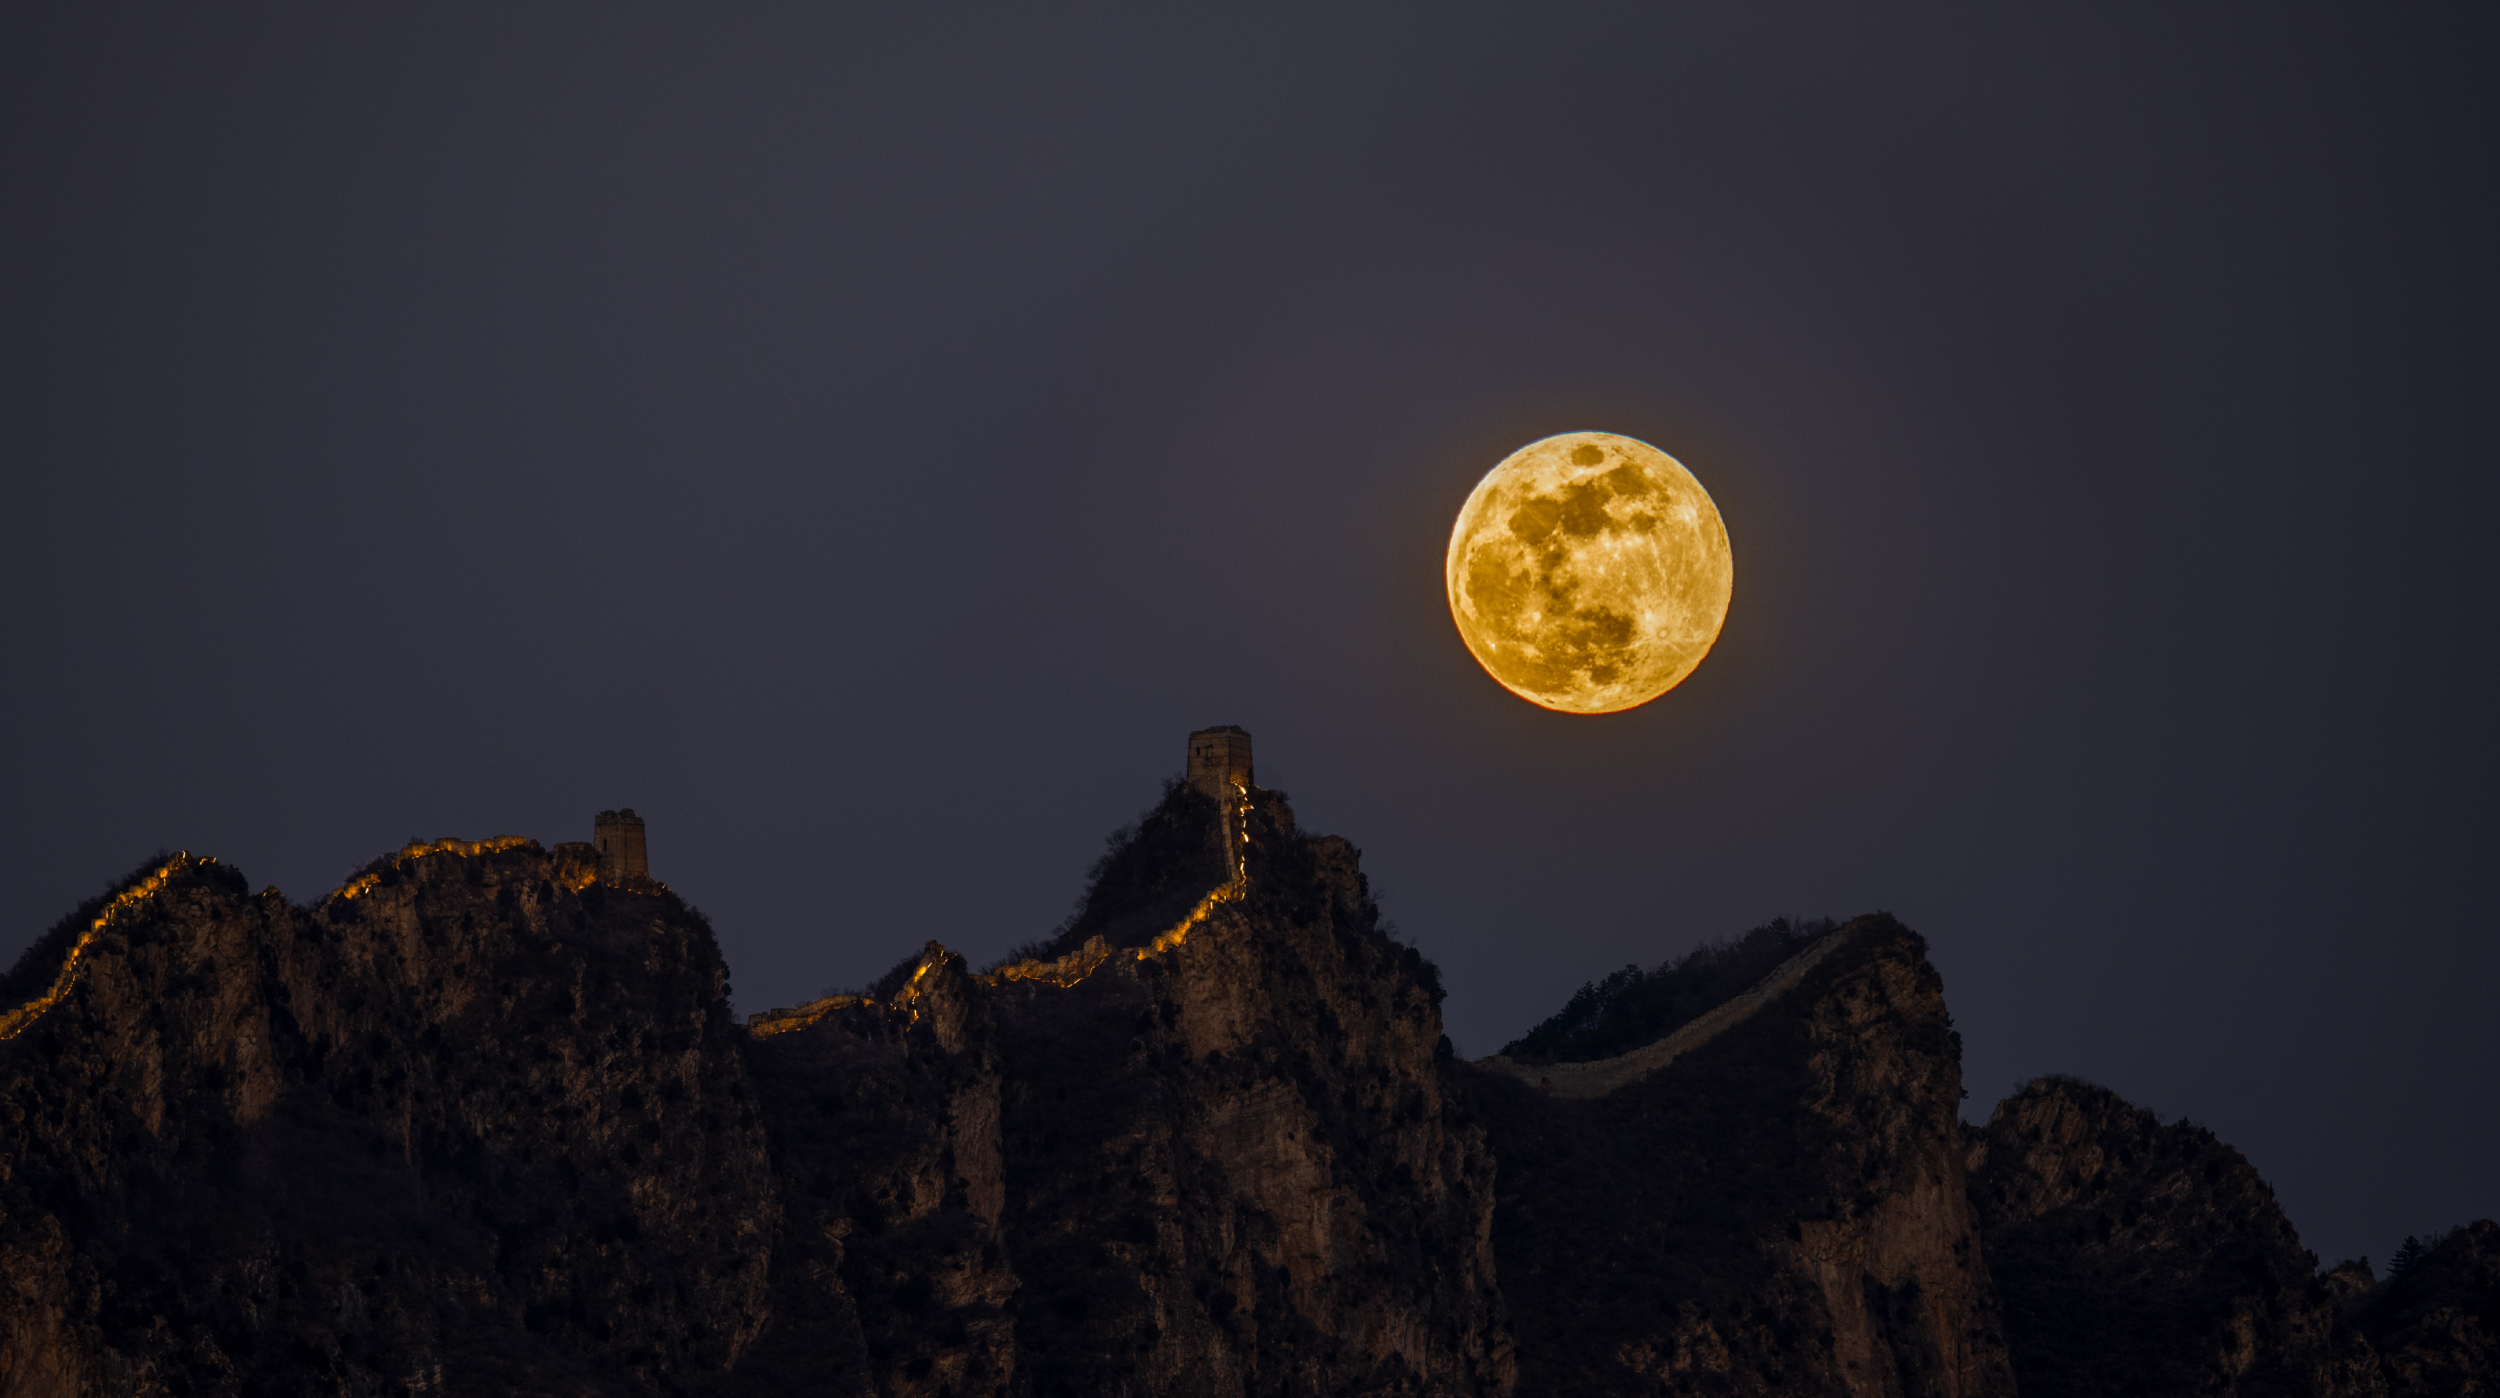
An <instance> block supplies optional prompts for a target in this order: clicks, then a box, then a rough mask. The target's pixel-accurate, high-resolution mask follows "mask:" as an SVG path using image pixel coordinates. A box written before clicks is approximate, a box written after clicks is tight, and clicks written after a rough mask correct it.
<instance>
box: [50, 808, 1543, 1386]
mask: <svg viewBox="0 0 2500 1398" xmlns="http://www.w3.org/2000/svg"><path fill="white" fill-rule="evenodd" d="M1228 832H1229V833H1228ZM1243 836H1247V837H1248V842H1247V843H1246V844H1245V845H1244V847H1243V849H1242V850H1240V851H1232V850H1227V849H1226V848H1224V844H1225V843H1226V842H1227V841H1231V840H1237V839H1240V838H1241V837H1243ZM148 872H149V874H150V875H151V876H152V877H153V878H154V881H153V882H148V883H145V884H144V886H135V887H134V891H133V892H132V894H131V896H130V897H128V898H123V899H121V900H120V901H118V902H115V901H113V900H109V899H108V900H99V901H98V903H97V904H95V905H91V906H90V907H89V908H87V909H84V910H82V911H81V913H80V914H79V915H77V916H76V917H74V918H73V919H72V920H71V921H70V922H69V923H66V924H64V927H63V929H62V930H61V932H60V933H58V934H56V935H55V936H53V937H50V938H47V939H46V940H45V942H44V943H43V944H41V945H39V946H38V947H37V948H36V949H35V951H34V952H32V953H30V954H29V958H28V961H27V963H25V964H24V965H22V966H21V967H20V969H19V971H18V972H16V973H13V975H12V978H11V981H10V984H9V987H8V988H9V989H10V990H12V991H13V992H17V993H16V995H15V996H14V997H13V998H14V999H15V1000H16V1001H17V1002H19V1003H23V1004H25V1005H27V1006H29V1007H30V1010H29V1013H28V1014H27V1015H24V1016H21V1017H20V1019H19V1020H16V1021H12V1025H13V1026H17V1025H21V1024H22V1032H19V1033H17V1034H16V1036H15V1037H13V1038H10V1039H8V1040H7V1041H5V1042H0V1273H4V1274H5V1277H6V1281H5V1283H4V1284H0V1394H6V1395H12V1398H13V1396H14V1395H21V1394H26V1395H32V1394H53V1393H60V1394H71V1393H77V1394H89V1393H94V1394H156V1393H210V1394H216V1393H232V1394H241V1393H246V1392H262V1391H267V1392H330V1391H337V1392H342V1393H375V1394H381V1393H432V1392H456V1393H541V1392H544V1393H559V1392H561V1393H578V1394H592V1393H614V1394H639V1393H677V1392H703V1393H741V1392H755V1393H775V1394H779V1393H792V1392H822V1393H834V1394H858V1395H867V1394H883V1395H906V1394H910V1395H918V1394H927V1395H938V1394H947V1395H971V1394H1016V1395H1036V1396H1037V1398H1040V1396H1041V1395H1058V1394H1087V1395H1092V1394H1115V1393H1137V1394H1145V1393H1156V1394H1210V1395H1236V1394H1238V1395H1250V1394H1278V1395H1284V1394H1384V1395H1386V1394H1425V1393H1431V1394H1453V1395H1475V1394H1503V1393H1507V1392H1509V1391H1510V1389H1511V1387H1512V1382H1513V1370H1512V1363H1511V1354H1510V1340H1509V1330H1508V1325H1507V1322H1506V1320H1505V1318H1504V1312H1503V1307H1502V1303H1501V1298H1500V1295H1499V1292H1498V1290H1497V1288H1496V1285H1495V1279H1494V1274H1493V1267H1492V1250H1491V1242H1490V1227H1491V1217H1492V1197H1493V1196H1492V1162H1491V1157H1490V1155H1489V1153H1488V1152H1487V1151H1486V1149H1485V1147H1484V1141H1483V1134H1482V1130H1481V1128H1480V1127H1479V1126H1478V1125H1477V1124H1476V1123H1475V1121H1474V1120H1473V1118H1472V1117H1471V1115H1470V1111H1469V1107H1468V1105H1467V1102H1466V1099H1465V1096H1464V1094H1463V1093H1461V1092H1459V1091H1457V1090H1456V1087H1457V1076H1456V1075H1457V1066H1456V1064H1455V1062H1454V1061H1453V1059H1452V1057H1451V1055H1450V1053H1449V1051H1448V1044H1447V1040H1445V1039H1444V1038H1443V1037H1442V1035H1441V1028H1440V1017H1439V1011H1438V1002H1439V998H1440V996H1439V989H1438V985H1437V982H1436V981H1435V980H1434V978H1433V975H1432V973H1431V971H1430V968H1429V967H1428V965H1426V964H1425V963H1424V962H1422V960H1421V959H1420V958H1419V957H1418V956H1416V954H1415V953H1414V952H1413V951H1412V950H1411V949H1409V948H1404V947H1401V946H1399V945H1397V944H1396V943H1394V942H1392V941H1390V940H1389V939H1388V938H1387V937H1386V936H1384V935H1383V934H1382V933H1381V931H1380V930H1379V928H1378V926H1377V914H1376V910H1375V909H1374V907H1373V905H1372V902H1371V900H1370V897H1369V896H1368V893H1367V892H1366V889H1365V884H1364V880H1363V876H1362V874H1361V872H1360V869H1359V867H1358V861H1357V855H1356V852H1355V850H1354V848H1353V847H1352V846H1351V845H1348V844H1347V843H1345V842H1344V841H1342V840H1337V839H1329V838H1322V839H1310V838H1306V837H1302V836H1300V835H1298V834H1297V833H1296V832H1295V831H1294V830H1293V826H1292V820H1291V816H1290V814H1289V812H1288V811H1287V810H1286V808H1285V806H1284V803H1283V799H1282V798H1281V797H1280V796H1276V795H1273V794H1271V793H1251V792H1244V793H1242V794H1241V806H1240V808H1239V809H1238V810H1234V811H1230V812H1224V813H1221V818H1219V811H1218V809H1217V806H1216V804H1215V803H1214V802H1213V801H1211V800H1209V799H1208V798H1207V797H1206V796H1205V795H1203V794H1202V793H1200V792H1198V791H1196V790H1194V789H1191V788H1188V787H1179V786H1176V787H1175V788H1173V789H1172V790H1171V791H1170V792H1168V793H1167V800H1166V801H1165V803H1164V804H1163V805H1162V806H1161V807H1159V808H1158V810H1157V811H1156V812H1155V813H1154V815H1153V816H1152V817H1151V818H1150V819H1149V820H1148V821H1147V822H1146V828H1145V829H1144V830H1143V831H1141V832H1140V833H1139V834H1138V835H1137V836H1136V837H1135V838H1133V839H1131V840H1129V841H1127V842H1126V843H1125V844H1124V845H1123V846H1122V848H1121V849H1120V850H1119V851H1118V852H1117V853H1116V854H1115V855H1114V857H1113V858H1112V859H1111V860H1109V861H1108V863H1107V865H1106V867H1105V868H1104V869H1103V870H1102V871H1101V877H1100V878H1099V879H1098V880H1097V883H1096V887H1095V892H1094V898H1093V901H1092V903H1091V904H1090V905H1089V907H1088V908H1087V910H1086V913H1085V916H1084V918H1083V919H1081V920H1080V921H1079V923H1078V925H1077V926H1075V927H1074V928H1072V929H1070V931H1069V932H1068V933H1067V935H1066V936H1064V937H1063V938H1062V939H1061V943H1060V945H1059V946H1057V947H1054V948H1052V949H1050V955H1049V956H1048V957H1047V958H1046V959H1045V960H1044V961H1042V962H1030V963H1026V964H1025V965H1023V966H1021V967H1019V968H1016V970H1015V971H1014V972H1012V973H1008V974H995V975H989V976H976V975H973V974H972V973H971V972H970V971H969V969H968V968H967V967H965V965H964V964H963V962H962V960H961V958H959V957H957V956H955V955H954V954H953V953H951V952H948V951H946V950H945V949H944V948H942V947H939V946H937V945H935V944H931V945H930V946H929V947H928V948H927V950H926V951H925V953H924V954H923V955H922V956H921V958H920V959H919V960H918V962H917V963H916V964H915V965H914V966H913V967H912V968H911V969H910V971H909V973H908V974H907V975H906V976H904V977H902V978H901V979H900V981H899V982H898V984H897V985H895V986H892V987H887V988H886V992H885V993H883V994H880V995H877V996H874V997H866V996H846V997H836V998H835V999H832V1000H828V1001H826V1002H822V1003H820V1004H818V1005H816V1006H810V1007H806V1008H805V1009H804V1010H803V1011H801V1012H799V1013H797V1014H792V1015H783V1016H778V1017H772V1018H768V1019H766V1020H764V1021H763V1022H761V1023H759V1024H758V1025H757V1026H755V1029H754V1030H752V1031H751V1030H749V1029H748V1028H746V1027H742V1026H738V1025H734V1024H732V1023H731V1022H730V1019H729V1017H728V1013H727V1008H726V1006H727V1000H726V983H725V974H724V971H723V967H722V964H721V960H720V956H719V953H718V950H717V948H716V946H715V944H714V942H713V939H712V936H711V932H710V929H709V928H708V927H706V926H705V925H704V923H703V920H702V918H701V917H700V916H699V915H698V914H696V913H695V912H694V911H693V910H692V909H690V908H688V907H687V906H686V905H685V904H684V903H683V902H682V901H681V900H679V899H678V898H677V897H676V896H675V895H674V894H673V893H671V892H669V891H668V890H667V889H666V888H665V887H663V886H661V885H658V884H655V883H651V882H650V881H649V880H648V879H645V878H635V879H631V880H626V881H623V883H622V884H611V883H608V882H602V881H601V875H600V867H599V865H598V864H597V862H596V855H595V853H594V852H592V851H590V850H589V849H588V848H587V847H585V846H560V847H559V848H558V849H557V850H556V851H555V852H553V853H550V852H548V851H545V850H542V849H540V848H539V847H538V846H537V845H535V844H534V843H532V842H529V841H524V840H497V841H489V842H486V843H484V844H480V845H465V844H461V843H459V842H443V843H442V844H439V845H434V846H416V847H411V849H409V850H407V851H403V852H402V853H401V855H399V856H397V857H394V858H392V859H390V860H386V861H383V862H382V863H380V864H379V865H377V866H376V867H375V868H374V869H373V870H371V871H369V873H368V874H367V875H366V876H365V877H363V878H360V879H359V880H357V881H355V882H354V883H351V884H350V885H349V886H348V888H346V889H344V890H341V892H340V893H338V894H334V895H332V896H331V897H329V898H328V899H326V900H324V901H323V902H322V903H320V904H318V905H316V906H313V907H297V906H292V905H290V904H289V903H288V902H287V901H286V900H285V899H283V898H281V897H279V896H278V895H277V894H276V893H275V891H274V890H272V891H269V892H265V893H263V894H262V895H260V896H257V897H255V896H252V895H250V894H249V892H248V890H247V888H246V886H245V885H244V883H243V882H242V880H241V878H240V876H239V875H237V874H235V873H234V872H233V871H232V870H230V869H227V868H225V867H224V866H221V865H217V864H215V863H213V862H210V861H199V860H190V859H187V858H186V859H176V860H172V861H169V863H168V865H167V866H166V867H165V868H164V869H163V870H162V871H148ZM1228 875H1229V877H1228ZM1211 889H1212V891H1211ZM117 892H118V890H117ZM1176 910H1177V911H1176ZM1175 917H1177V918H1178V919H1179V920H1178V921H1177V922H1175V920H1174V919H1175ZM45 994H52V995H53V998H52V999H51V1000H50V1001H49V1002H48V1003H41V1004H38V1003H37V1002H38V1001H40V1000H41V997H42V996H43V995H45Z"/></svg>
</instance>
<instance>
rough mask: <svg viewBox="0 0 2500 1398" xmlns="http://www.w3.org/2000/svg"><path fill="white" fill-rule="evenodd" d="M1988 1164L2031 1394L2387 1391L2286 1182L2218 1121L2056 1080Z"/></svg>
mask: <svg viewBox="0 0 2500 1398" xmlns="http://www.w3.org/2000/svg"><path fill="white" fill-rule="evenodd" d="M1970 1168H1971V1197H1972V1199H1973V1201H1974V1203H1975V1204H1976V1205H1977V1207H1978V1209H1979V1214H1980V1220H1981V1225H1982V1227H1983V1228H1984V1229H1985V1230H1986V1234H1987V1239H1988V1257H1989V1261H1990V1264H1991V1266H1992V1267H1993V1269H1994V1271H1995V1273H1996V1280H1997V1289H1998V1295H1999V1296H2000V1297H2001V1298H2002V1300H2003V1304H2004V1306H2005V1313H2006V1330H2007V1334H2008V1336H2009V1337H2010V1339H2011V1341H2012V1351H2013V1358H2014V1368H2015V1373H2016V1375H2017V1376H2018V1378H2019V1379H2020V1381H2021V1383H2022V1388H2023V1393H2024V1395H2025V1398H2058V1395H2062V1394H2073V1395H2077V1398H2082V1395H2098V1394H2110V1393H2118V1394H2124V1393H2217V1394H2269V1395H2272V1394H2282V1395H2294V1394H2302V1395H2327V1394H2364V1393H2375V1392H2378V1391H2380V1389H2379V1388H2378V1378H2377V1368H2376V1364H2375V1362H2374V1360H2373V1357H2372V1355H2371V1352H2370V1347H2369V1346H2368V1345H2367V1344H2365V1343H2363V1342H2362V1341H2361V1340H2360V1339H2359V1337H2358V1336H2356V1335H2354V1334H2352V1333H2351V1332H2349V1331H2348V1330H2344V1329H2342V1328H2340V1327H2338V1326H2337V1325H2336V1324H2335V1315H2334V1310H2335V1306H2334V1298H2333V1297H2332V1295H2331V1294H2330V1290H2329V1288H2328V1286H2327V1285H2326V1284H2325V1283H2324V1282H2322V1281H2321V1280H2319V1279H2318V1278H2317V1276H2316V1272H2317V1258H2316V1257H2315V1256H2313V1255H2311V1254H2310V1253H2309V1252H2307V1251H2306V1250H2304V1249H2303V1248H2302V1247H2301V1245H2300V1239H2299V1237H2298V1236H2297V1235H2296V1234H2295V1233H2294V1232H2293V1230H2292V1225H2291V1222H2290V1221H2289V1220H2288V1219H2286V1218H2285V1217H2284V1216H2283V1210H2282V1208H2281V1207H2280V1206H2279V1205H2278V1204H2277V1203H2276V1202H2275V1198H2274V1191H2273V1189H2271V1188H2270V1187H2268V1186H2267V1184H2266V1182H2265V1181H2264V1180H2263V1179H2262V1178H2260V1177H2259V1176H2258V1174H2257V1172H2256V1170H2255V1169H2254V1168H2252V1167H2251V1166H2250V1165H2249V1163H2248V1161H2247V1160H2246V1159H2245V1158H2244V1157H2243V1156H2241V1155H2240V1153H2239V1152H2238V1151H2236V1150H2233V1149H2231V1148H2230V1147H2229V1146H2227V1145H2224V1144H2223V1143H2221V1142H2220V1141H2217V1140H2215V1139H2214V1136H2213V1133H2212V1132H2210V1131H2207V1130H2204V1129H2202V1128H2200V1127H2197V1126H2194V1125H2191V1124H2189V1123H2186V1122H2173V1123H2171V1124H2169V1125H2164V1124H2163V1123H2162V1122H2161V1120H2160V1119H2159V1118H2158V1117H2156V1116H2154V1115H2153V1114H2152V1113H2151V1112H2148V1111H2145V1110H2144V1109H2143V1108H2140V1107H2135V1106H2131V1105H2129V1104H2128V1103H2127V1102H2126V1101H2124V1100H2123V1099H2121V1098H2120V1097H2119V1096H2118V1095H2117V1094H2116V1093H2113V1092H2110V1091H2108V1090H2107V1089H2105V1088H2100V1087H2095V1086H2092V1085H2091V1084H2088V1083H2083V1082H2078V1081H2075V1080H2073V1079H2067V1078H2043V1079H2040V1080H2038V1081H2035V1082H2033V1083H2032V1084H2031V1085H2030V1086H2028V1087H2027V1088H2025V1089H2024V1090H2023V1091H2022V1092H2021V1093H2020V1094H2018V1095H2016V1096H2014V1097H2011V1098H2008V1099H2007V1100H2006V1101H2004V1102H2002V1103H2000V1104H1998V1106H1997V1109H1996V1112H1995V1114H1994V1115H1993V1116H1992V1117H1991V1118H1990V1119H1989V1122H1988V1125H1987V1128H1986V1129H1985V1130H1984V1131H1979V1132H1974V1133H1973V1138H1972V1145H1971V1167H1970Z"/></svg>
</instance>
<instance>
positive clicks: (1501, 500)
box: [1446, 432, 1736, 714]
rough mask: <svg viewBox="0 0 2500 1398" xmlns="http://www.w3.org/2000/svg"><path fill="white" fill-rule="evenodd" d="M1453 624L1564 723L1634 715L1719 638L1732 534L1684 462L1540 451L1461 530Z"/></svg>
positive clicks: (1473, 504) (1510, 472)
mask: <svg viewBox="0 0 2500 1398" xmlns="http://www.w3.org/2000/svg"><path fill="white" fill-rule="evenodd" d="M1446 581H1447V583H1448V585H1449V592H1450V618H1451V620H1453V621H1455V622H1457V623H1458V634H1459V635H1460V636H1461V637H1462V638H1463V639H1465V641H1466V642H1467V649H1468V650H1470V651H1472V652H1474V654H1475V657H1476V662H1477V663H1478V664H1480V665H1482V666H1484V669H1485V673H1486V674H1489V675H1491V676H1492V677H1493V678H1494V679H1496V680H1499V681H1500V682H1501V683H1502V685H1503V687H1504V688H1506V689H1508V690H1510V692H1512V693H1513V694H1516V695H1518V696H1519V697H1520V698H1522V699H1525V700H1528V701H1529V702H1530V703H1534V704H1541V705H1543V706H1544V707H1546V708H1549V709H1554V710H1558V711H1560V712H1562V713H1567V714H1611V713H1620V712H1622V711H1623V710H1625V709H1630V708H1637V707H1638V706H1640V705H1642V704H1646V703H1648V702H1649V701H1650V700H1652V699H1655V698H1657V697H1658V696H1659V695H1661V694H1664V693H1666V692H1667V691H1668V690H1670V689H1673V688H1675V687H1676V686H1677V685H1678V684H1681V683H1682V682H1683V680H1684V677H1685V676H1687V675H1690V674H1691V673H1693V670H1694V667H1696V666H1698V665H1700V664H1701V661H1702V657H1703V656H1705V655H1708V654H1709V653H1710V646H1711V643H1712V642H1714V641H1716V640H1717V639H1718V638H1719V627H1720V626H1721V624H1722V623H1724V622H1725V621H1726V620H1727V604H1728V599H1729V598H1730V597H1731V596H1733V595H1734V592H1735V587H1736V559H1735V554H1734V553H1733V552H1732V551H1731V550H1730V549H1729V547H1728V541H1727V525H1726V524H1725V523H1724V522H1722V521H1721V520H1720V518H1719V507H1718V506H1717V505H1716V504H1714V503H1712V501H1711V499H1710V492H1708V491H1706V490H1704V489H1702V488H1701V482H1700V481H1698V480H1695V479H1694V478H1693V473H1692V472H1690V471H1687V470H1685V469H1684V465H1683V463H1682V462H1679V461H1677V460H1676V459H1675V458H1674V457H1672V456H1669V455H1667V454H1666V453H1665V452H1663V451H1660V450H1658V449H1657V448H1656V447H1653V446H1651V445H1650V444H1649V443H1647V442H1644V441H1640V440H1638V439H1636V438H1632V437H1621V436H1617V435H1615V434H1614V433H1612V432H1566V433H1563V434H1562V435H1560V436H1557V437H1547V438H1545V439H1544V440H1543V441H1538V442H1530V443H1529V444H1528V445H1526V446H1524V447H1521V448H1520V449H1519V450H1517V451H1515V452H1512V453H1511V454H1510V455H1509V456H1508V457H1506V458H1504V459H1503V461H1502V464H1501V465H1499V466H1496V467H1494V468H1493V469H1492V471H1491V472H1489V473H1487V474H1486V476H1485V478H1484V479H1483V480H1482V481H1479V482H1477V484H1476V489H1475V492H1474V493H1473V494H1471V495H1469V496H1468V497H1467V504H1466V506H1465V507H1464V508H1462V509H1461V510H1460V511H1459V512H1458V523H1457V524H1456V525H1455V526H1453V527H1452V528H1451V530H1450V554H1449V562H1448V565H1447V570H1446Z"/></svg>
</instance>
